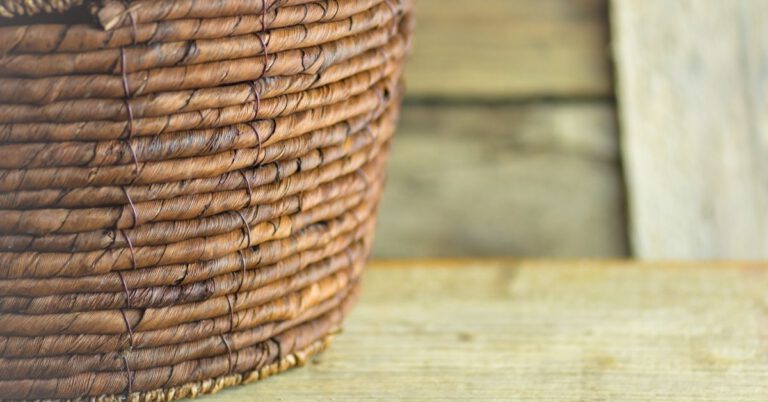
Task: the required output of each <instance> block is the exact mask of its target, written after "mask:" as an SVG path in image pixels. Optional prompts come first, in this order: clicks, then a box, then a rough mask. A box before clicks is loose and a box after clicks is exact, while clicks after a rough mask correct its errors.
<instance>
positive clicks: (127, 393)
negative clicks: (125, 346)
mask: <svg viewBox="0 0 768 402" xmlns="http://www.w3.org/2000/svg"><path fill="white" fill-rule="evenodd" d="M123 363H125V372H126V374H127V375H128V385H127V386H126V388H125V399H126V400H128V398H129V397H130V395H131V394H132V393H133V372H132V371H131V366H130V365H129V364H128V356H126V355H123Z"/></svg>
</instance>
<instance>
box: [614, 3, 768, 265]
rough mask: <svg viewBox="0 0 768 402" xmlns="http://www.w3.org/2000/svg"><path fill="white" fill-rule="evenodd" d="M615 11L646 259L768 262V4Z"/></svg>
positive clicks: (641, 251)
mask: <svg viewBox="0 0 768 402" xmlns="http://www.w3.org/2000/svg"><path fill="white" fill-rule="evenodd" d="M612 10H613V18H612V24H613V40H614V43H615V54H616V55H617V57H616V59H617V60H616V65H617V70H618V71H617V76H618V93H619V103H620V120H621V124H622V133H623V134H622V137H623V144H622V145H623V146H622V148H623V155H624V160H625V168H626V173H627V182H628V197H629V206H630V215H631V223H632V228H631V238H632V242H633V247H634V251H635V253H636V254H637V255H638V256H639V257H644V258H726V259H727V258H765V257H768V170H766V169H767V168H768V165H767V164H766V163H767V161H766V158H767V157H768V102H767V98H768V2H767V1H764V0H734V1H719V0H676V1H668V0H643V1H634V0H613V2H612Z"/></svg>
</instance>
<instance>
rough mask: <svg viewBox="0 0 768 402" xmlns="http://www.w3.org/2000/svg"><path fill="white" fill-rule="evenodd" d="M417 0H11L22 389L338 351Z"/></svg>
mask: <svg viewBox="0 0 768 402" xmlns="http://www.w3.org/2000/svg"><path fill="white" fill-rule="evenodd" d="M410 8H411V6H410V3H409V2H408V0H217V1H198V0H136V1H133V2H130V3H125V2H122V1H113V0H104V1H72V0H62V1H55V0H47V1H46V0H36V1H34V0H0V15H2V16H4V17H8V18H5V21H3V22H2V27H0V247H1V248H2V249H1V251H0V267H2V268H0V399H12V400H13V399H22V400H25V399H81V398H99V397H100V398H102V399H103V400H121V399H123V398H126V397H127V398H128V399H129V400H171V399H177V398H183V397H192V396H195V395H198V394H203V393H210V392H215V391H217V390H219V389H221V388H222V387H226V386H230V385H235V384H239V383H244V382H249V381H254V380H258V379H261V378H264V377H266V376H269V375H270V374H273V373H276V372H279V371H282V370H285V369H288V368H290V367H292V366H294V365H297V364H301V363H302V362H304V361H305V359H306V358H307V357H308V356H310V355H312V354H313V353H316V352H318V351H320V350H321V349H323V348H324V347H325V345H326V344H327V341H328V338H329V336H330V335H332V334H333V333H335V332H336V331H337V330H338V328H339V325H340V323H341V320H342V318H343V317H344V315H345V314H346V312H347V311H348V309H349V307H350V304H351V303H353V301H354V300H355V296H356V292H357V284H358V278H359V275H360V272H361V269H362V267H363V265H364V261H365V259H366V256H367V254H368V251H369V249H370V246H371V236H372V230H373V227H374V221H375V211H376V206H377V203H378V200H379V196H380V193H381V189H382V185H383V181H384V166H385V164H386V160H387V153H388V151H387V150H388V142H389V138H390V137H391V135H392V133H393V130H394V125H395V121H396V119H397V112H398V106H399V99H400V93H401V88H400V76H401V69H402V63H403V58H404V55H405V53H406V51H407V49H408V47H409V33H410V25H411V18H410ZM36 13H53V14H37V15H34V16H30V15H31V14H36ZM40 21H45V22H46V23H45V24H42V23H39V22H40ZM36 22H38V23H36Z"/></svg>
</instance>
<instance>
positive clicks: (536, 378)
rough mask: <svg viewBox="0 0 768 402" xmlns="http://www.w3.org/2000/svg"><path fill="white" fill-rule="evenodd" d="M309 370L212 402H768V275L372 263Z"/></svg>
mask: <svg viewBox="0 0 768 402" xmlns="http://www.w3.org/2000/svg"><path fill="white" fill-rule="evenodd" d="M366 275H367V276H366V279H365V281H366V282H365V289H364V293H363V297H362V299H361V301H360V303H359V305H358V306H357V308H356V310H355V311H354V312H353V314H352V315H351V316H350V317H349V320H348V321H347V324H346V332H345V333H343V334H342V335H340V336H339V337H337V339H336V340H335V342H334V345H333V346H332V347H331V349H330V350H328V351H327V352H325V353H324V354H323V355H321V356H320V357H318V358H316V359H315V361H314V362H312V363H310V364H309V365H308V366H307V367H304V368H301V369H298V370H293V371H291V372H288V373H285V374H281V375H278V376H275V377H271V378H269V379H267V380H265V381H264V382H261V383H256V384H252V385H248V386H245V387H240V388H235V389H231V390H226V391H223V392H221V393H219V394H217V395H214V396H211V397H207V398H203V399H202V401H204V402H212V401H366V400H385V401H423V400H440V401H448V400H456V401H464V400H482V401H490V400H516V401H649V400H659V401H672V402H674V401H686V402H689V401H736V402H746V401H766V400H768V292H766V291H765V289H768V265H766V264H752V265H750V264H735V263H734V264H727V265H726V264H722V265H716V264H705V263H701V264H660V263H659V264H632V263H619V262H614V263H610V262H606V263H589V262H568V261H561V262H539V263H533V262H514V261H498V262H472V261H465V262H460V261H459V262H456V261H453V262H451V261H445V262H411V263H389V264H387V263H379V264H373V267H372V268H371V269H369V270H368V272H367V274H366Z"/></svg>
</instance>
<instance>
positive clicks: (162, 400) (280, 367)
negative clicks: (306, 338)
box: [59, 329, 341, 402]
mask: <svg viewBox="0 0 768 402" xmlns="http://www.w3.org/2000/svg"><path fill="white" fill-rule="evenodd" d="M340 331H341V329H336V330H333V331H331V333H330V334H329V335H326V336H325V337H324V338H323V339H321V340H318V341H315V342H314V343H312V344H310V345H309V346H307V347H306V348H304V349H302V350H299V351H296V352H293V353H291V354H290V355H288V356H286V357H284V358H283V359H282V360H280V361H279V362H275V363H272V364H269V365H266V366H264V367H262V368H260V369H258V370H253V371H250V372H247V373H244V374H229V375H225V376H221V377H217V378H211V379H208V380H203V381H197V382H192V383H188V384H184V385H182V386H178V387H173V388H168V389H158V390H154V391H149V392H134V393H132V394H131V395H129V396H128V397H126V396H125V395H104V396H101V397H98V398H80V399H67V400H64V399H61V400H59V401H60V402H64V401H68V402H86V401H89V402H90V401H99V402H125V401H129V402H167V401H174V400H177V399H183V398H195V397H198V396H201V395H209V394H215V393H217V392H219V391H221V390H222V389H224V388H228V387H233V386H235V385H242V384H249V383H252V382H256V381H259V380H263V379H266V378H267V377H269V376H271V375H273V374H278V373H282V372H283V371H287V370H289V369H291V368H294V367H300V366H303V365H305V364H306V363H307V362H308V361H309V359H311V358H312V357H313V356H315V355H317V354H318V353H320V352H322V351H324V350H325V349H326V348H327V347H328V346H329V345H330V344H331V342H332V340H333V337H334V336H335V334H338V333H339V332H340Z"/></svg>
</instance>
